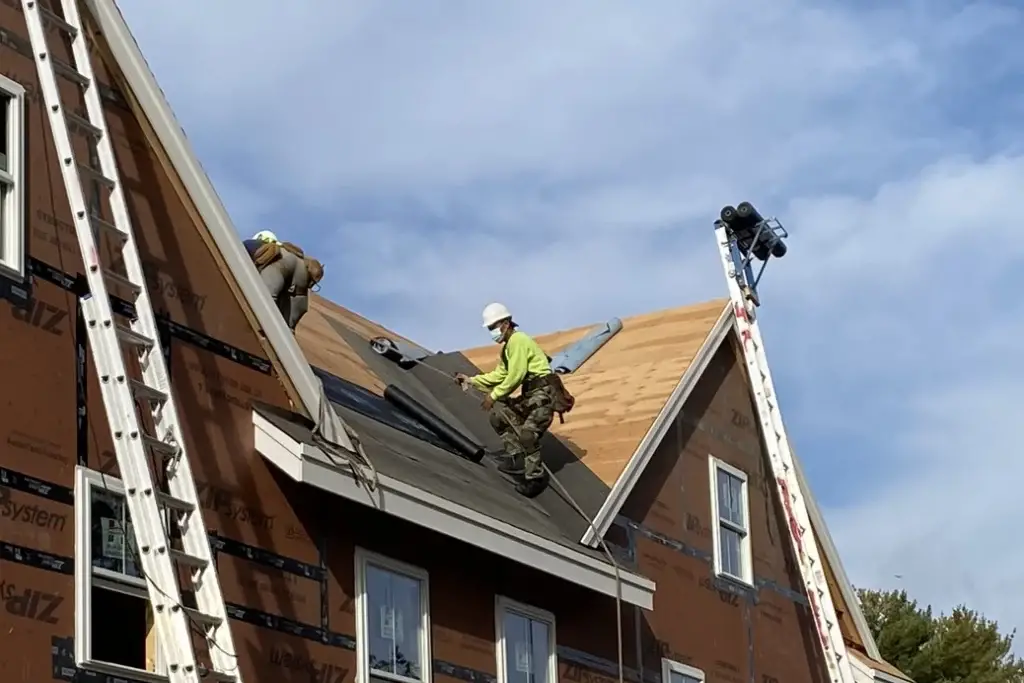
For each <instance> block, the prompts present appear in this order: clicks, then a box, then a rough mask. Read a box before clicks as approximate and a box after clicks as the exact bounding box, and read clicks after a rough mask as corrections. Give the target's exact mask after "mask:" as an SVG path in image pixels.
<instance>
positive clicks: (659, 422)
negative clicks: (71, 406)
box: [580, 302, 736, 548]
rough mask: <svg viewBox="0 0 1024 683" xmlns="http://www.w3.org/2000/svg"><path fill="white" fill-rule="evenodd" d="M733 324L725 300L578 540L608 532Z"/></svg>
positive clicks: (593, 540) (594, 540)
mask: <svg viewBox="0 0 1024 683" xmlns="http://www.w3.org/2000/svg"><path fill="white" fill-rule="evenodd" d="M735 327H736V318H735V316H734V315H733V309H732V303H731V302H727V303H726V304H725V305H724V306H723V308H722V313H721V315H719V316H718V321H717V322H716V323H715V326H714V327H713V328H712V329H711V332H710V333H709V334H708V336H707V338H706V339H705V340H704V343H703V344H702V345H701V347H700V349H699V350H698V351H697V354H696V355H695V356H694V357H693V361H692V362H691V363H690V366H689V367H688V368H686V372H684V373H683V376H682V377H681V378H679V383H678V384H676V388H675V389H673V390H672V393H671V394H670V395H669V397H668V401H667V402H666V403H665V407H664V408H662V409H661V412H660V413H659V414H658V417H657V418H655V420H654V423H653V424H652V425H651V428H650V429H648V430H647V434H645V435H644V438H643V439H642V440H641V441H640V444H639V445H638V446H637V448H636V450H635V451H634V452H633V455H632V457H630V459H629V462H628V463H626V467H625V469H624V470H623V471H622V474H620V475H619V478H618V479H617V480H616V481H615V485H614V486H612V490H611V491H610V492H609V493H608V497H607V498H605V500H604V503H602V505H601V508H600V509H599V510H598V511H597V515H596V516H595V517H594V524H593V526H591V527H588V528H587V532H586V533H585V534H583V538H581V539H580V543H582V544H583V545H588V546H590V547H592V548H596V547H597V545H598V542H599V539H600V538H601V537H603V536H604V535H605V534H606V533H608V529H609V528H610V527H611V525H612V522H613V521H614V520H615V517H616V516H617V515H618V514H619V510H621V509H622V506H623V505H624V504H625V503H626V499H627V498H629V494H630V493H631V492H632V491H633V487H634V486H636V483H637V482H638V481H640V476H641V475H642V474H643V472H644V469H645V468H646V467H647V463H648V462H650V460H651V458H652V457H653V456H654V452H655V451H656V450H657V449H658V445H659V444H660V443H661V440H662V439H664V438H665V435H666V434H667V433H668V430H669V429H670V428H671V427H672V424H673V422H674V421H675V418H676V415H677V414H678V413H679V410H680V409H681V408H682V407H683V404H685V403H686V400H687V399H688V398H689V397H690V394H691V393H692V392H693V389H694V387H696V386H697V381H698V380H699V379H700V377H701V375H703V374H704V370H705V369H706V368H707V367H708V363H710V362H711V359H712V358H713V357H714V355H715V353H716V352H717V351H718V348H719V347H720V346H721V345H722V342H723V341H724V340H725V339H726V337H727V335H728V333H729V332H731V331H732V330H733V329H734V328H735ZM595 531H596V532H597V533H595Z"/></svg>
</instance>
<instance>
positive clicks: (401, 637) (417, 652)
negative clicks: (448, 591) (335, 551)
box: [356, 548, 432, 683]
mask: <svg viewBox="0 0 1024 683" xmlns="http://www.w3.org/2000/svg"><path fill="white" fill-rule="evenodd" d="M356 655H357V657H358V664H357V671H358V674H357V679H356V680H357V681H358V682H359V683H369V682H370V681H403V682H405V683H412V682H416V681H419V682H421V683H429V681H430V676H431V669H432V667H431V664H432V659H431V656H430V588H429V584H428V581H427V573H426V572H425V571H423V570H422V569H420V568H418V567H412V566H409V565H407V564H403V563H401V562H396V561H395V560H391V559H389V558H386V557H382V556H380V555H376V554H374V553H371V552H368V551H366V550H363V549H362V548H357V549H356Z"/></svg>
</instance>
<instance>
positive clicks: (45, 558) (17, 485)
mask: <svg viewBox="0 0 1024 683" xmlns="http://www.w3.org/2000/svg"><path fill="white" fill-rule="evenodd" d="M26 35H27V33H26V29H25V26H24V18H23V16H22V15H21V10H20V3H19V2H17V1H16V0H0V70H2V72H3V73H4V74H5V75H6V76H8V77H9V78H11V79H13V80H15V81H17V82H19V83H21V84H22V85H24V86H25V87H26V88H27V89H28V91H29V95H28V97H27V103H26V106H27V110H26V114H27V121H28V142H27V162H28V167H27V169H28V170H27V180H28V182H27V185H28V207H27V212H26V215H27V223H28V232H29V243H28V259H29V267H30V272H31V273H32V274H33V277H32V283H31V293H30V296H29V298H28V299H27V301H24V300H20V299H19V298H18V297H17V296H15V294H16V292H14V293H13V294H12V295H11V297H9V298H11V299H12V301H10V302H8V301H0V340H2V342H0V349H2V350H0V362H2V366H0V369H2V373H3V374H2V375H0V376H2V377H3V380H4V381H3V382H2V383H0V438H2V442H0V443H2V448H0V601H2V605H3V609H0V628H2V632H3V633H4V634H5V638H4V640H3V644H2V645H0V681H3V682H4V683H43V682H44V681H53V680H66V681H70V680H97V681H103V680H105V679H107V677H105V676H96V677H88V676H86V675H85V674H84V673H82V672H80V671H78V670H77V669H76V667H75V661H74V656H73V647H72V642H73V640H72V639H73V636H74V633H75V613H74V610H75V583H74V554H75V508H74V503H75V501H74V490H73V488H74V484H75V471H76V467H78V466H85V467H88V468H91V469H93V470H96V471H99V472H103V473H105V474H109V475H112V476H116V474H117V463H116V461H115V459H114V457H113V453H112V449H111V439H110V435H109V431H108V426H107V422H106V418H105V415H104V408H103V404H102V401H101V398H100V395H99V391H98V386H97V379H96V377H95V375H94V373H93V371H92V368H91V365H92V363H91V359H90V358H89V355H88V350H87V348H86V344H87V340H86V337H85V333H84V326H83V322H82V320H81V318H80V315H79V308H78V295H79V294H80V293H82V284H81V279H80V277H79V273H80V271H81V268H82V266H81V259H80V257H79V254H78V246H77V242H76V239H75V234H74V229H73V227H72V225H71V222H70V220H71V216H70V211H69V208H68V205H67V200H66V196H65V191H64V188H63V183H62V181H61V176H60V172H59V168H58V165H57V164H58V160H57V159H56V155H55V152H54V150H53V146H52V139H51V135H50V132H49V129H48V124H47V123H46V119H45V116H44V111H43V106H44V105H43V103H42V102H41V100H40V99H39V97H38V96H37V94H36V93H37V90H38V88H37V87H36V82H37V77H36V73H35V66H34V64H33V61H32V59H31V48H30V46H29V44H28V40H27V38H26ZM50 35H51V37H52V38H53V37H56V33H55V31H53V30H52V29H51V30H50ZM52 45H53V46H54V49H55V51H56V53H57V54H56V56H57V57H59V58H61V59H63V60H64V61H67V60H68V56H67V55H66V54H64V55H61V54H60V53H61V50H62V48H61V46H60V43H59V41H57V40H53V41H52ZM94 67H95V69H96V72H97V76H98V80H99V81H100V83H101V89H102V91H103V94H104V102H105V105H106V106H105V110H106V114H107V122H108V125H109V128H110V132H111V138H112V141H113V143H114V147H115V153H116V155H117V158H118V162H119V165H120V170H121V174H122V180H123V183H124V186H125V188H126V193H127V200H128V205H129V209H130V211H131V213H132V218H133V221H134V227H135V230H136V234H137V236H138V241H139V246H140V252H141V255H142V259H143V262H144V265H145V271H146V274H147V283H148V285H149V292H150V295H151V296H152V298H153V303H154V308H155V309H156V310H157V311H158V313H159V316H160V318H161V322H160V327H161V332H162V338H163V343H164V346H165V350H166V351H167V355H168V360H169V366H170V371H171V375H172V384H173V386H174V391H175V396H176V398H177V401H178V405H179V409H180V410H181V412H182V415H183V420H184V423H185V438H186V440H187V446H188V450H189V452H190V454H191V458H192V465H193V468H194V470H195V474H196V478H197V485H198V488H199V493H200V499H201V506H202V512H203V516H204V520H205V522H206V526H207V528H208V529H209V530H210V532H211V538H212V541H213V544H214V549H215V552H216V554H217V564H218V568H219V573H220V579H221V583H222V586H223V590H224V595H225V599H226V600H227V601H228V603H229V613H230V615H231V616H232V628H233V633H234V637H235V644H236V648H237V651H238V654H239V666H240V669H241V671H242V673H243V676H244V678H245V680H246V681H248V682H249V683H281V682H295V683H308V682H310V681H314V682H316V683H348V682H350V681H353V680H355V673H356V662H355V651H354V650H355V639H354V638H355V633H356V624H355V610H354V598H355V569H354V552H355V548H356V547H364V548H368V549H370V550H373V551H375V552H379V553H381V554H384V555H387V556H389V557H393V558H395V559H396V560H400V561H404V562H408V563H410V564H414V565H416V566H418V567H421V568H423V569H425V570H426V571H427V572H429V576H430V579H429V581H430V604H431V613H430V617H431V622H432V623H431V646H432V657H433V665H432V670H433V677H434V678H435V679H436V680H437V681H438V682H439V683H449V682H455V681H463V682H465V683H493V681H494V680H495V676H496V671H497V666H496V657H495V596H496V595H499V594H500V595H504V596H507V597H509V598H512V599H515V600H518V601H521V602H524V603H527V604H530V605H536V606H537V607H540V608H543V609H546V610H549V611H551V612H553V613H554V614H555V615H556V618H557V640H558V655H559V679H560V680H561V681H565V682H567V683H569V682H575V683H605V682H606V681H607V682H611V681H614V679H615V660H616V656H617V651H616V637H615V605H614V601H613V600H611V599H609V598H607V597H605V596H601V595H598V594H596V593H593V592H590V591H586V590H584V589H583V588H580V587H578V586H575V585H573V584H570V583H568V582H565V581H562V580H560V579H558V578H555V577H551V576H549V575H546V574H542V573H540V572H539V571H536V570H534V569H531V568H529V567H525V566H522V565H519V564H516V563H513V562H511V561H509V560H508V559H506V558H501V557H498V556H495V555H492V554H488V553H486V552H484V551H481V550H477V549H475V548H472V547H469V546H466V545H465V544H461V543H459V542H457V541H455V540H453V539H451V538H448V537H446V536H442V535H440V534H438V533H435V532H433V531H430V530H427V529H424V528H422V527H418V526H414V525H412V524H410V523H408V522H403V521H400V520H397V519H395V518H393V517H390V516H388V515H386V514H384V513H382V512H379V511H375V510H372V509H369V508H366V507H362V506H359V505H357V504H354V503H350V502H346V501H343V500H340V499H336V498H332V497H331V496H329V495H327V494H326V493H323V492H319V491H316V490H312V489H307V488H302V487H300V486H299V485H298V484H296V483H294V482H293V481H291V480H290V479H287V478H286V477H285V476H283V475H281V474H280V473H279V472H277V471H276V470H273V469H272V468H271V467H270V466H269V465H268V464H267V463H266V461H265V460H264V459H263V458H262V457H261V456H259V455H258V454H257V453H256V452H255V451H254V449H253V427H252V421H251V420H252V418H251V407H252V403H253V401H258V402H261V403H265V404H270V405H274V406H279V407H287V406H288V398H287V395H286V393H285V390H284V389H283V388H282V384H281V381H280V380H279V378H278V377H276V376H275V375H274V372H273V370H272V367H271V364H270V362H269V361H267V360H266V352H265V350H264V347H263V345H262V344H261V342H260V339H259V338H258V336H257V334H256V333H255V332H254V330H253V327H252V325H251V324H250V321H249V318H248V317H247V313H246V311H245V309H243V307H242V305H241V304H240V303H239V302H238V300H237V298H236V296H235V293H234V291H233V285H232V283H230V282H229V281H228V279H227V278H226V277H225V275H224V274H223V273H222V271H221V269H220V268H219V266H218V259H217V258H215V256H214V255H213V254H212V253H211V252H210V250H209V247H208V245H207V242H206V241H205V240H204V238H203V236H202V235H201V234H200V232H199V229H200V227H201V226H200V225H199V224H198V223H197V222H196V221H197V220H198V219H197V217H196V213H195V211H194V210H193V209H192V208H191V207H190V206H189V205H188V204H187V203H186V202H185V201H184V200H183V197H182V195H181V193H180V183H179V181H178V180H177V179H175V178H173V177H172V176H171V175H169V171H168V170H167V168H166V167H165V165H164V164H163V163H161V155H160V154H159V153H158V152H156V151H154V150H153V149H151V147H150V144H149V143H148V142H147V137H146V135H145V134H144V132H143V127H142V126H141V125H140V123H139V121H137V120H136V118H135V116H134V115H133V113H132V110H131V108H130V106H129V105H128V101H129V98H127V97H126V96H125V94H124V93H121V92H119V91H118V90H117V89H116V88H115V87H113V85H112V84H114V83H117V82H119V81H120V80H121V79H119V78H116V77H115V76H116V74H111V73H110V72H109V71H108V68H107V66H104V64H103V63H102V62H101V61H100V60H99V59H98V58H94ZM64 90H65V93H64V95H65V97H66V102H67V103H68V104H69V106H71V105H73V104H74V102H76V99H75V98H76V97H79V95H78V92H77V89H76V88H75V87H72V85H71V84H70V83H65V84H64ZM80 137H81V136H77V138H80ZM77 142H78V143H79V145H80V149H78V150H77V151H78V152H79V154H83V155H84V154H86V147H85V145H84V143H83V142H82V141H81V140H80V139H78V140H77ZM103 251H104V254H103V258H104V259H105V262H106V263H108V264H109V263H110V250H109V248H107V249H104V250H103ZM3 291H8V290H3ZM114 294H115V295H116V294H118V293H117V292H114ZM329 360H330V359H329V358H325V359H324V362H323V363H322V364H325V365H326V363H327V361H329ZM318 362H320V361H319V360H318ZM755 422H756V421H755V419H754V415H753V409H752V406H751V404H750V399H749V395H748V392H747V387H746V385H745V383H744V381H743V377H742V373H741V370H740V368H739V366H738V365H737V363H736V362H735V358H734V356H733V354H732V352H731V351H730V350H729V349H727V348H726V349H724V350H723V351H721V352H720V353H719V354H718V356H717V357H716V358H715V359H714V361H713V362H712V364H711V367H710V368H709V370H708V372H707V373H706V374H705V376H704V378H703V379H702V380H701V382H700V384H699V386H698V387H697V390H696V391H695V392H694V394H693V395H692V397H691V398H690V400H689V402H688V404H687V406H686V407H685V409H684V411H683V413H682V415H681V416H680V418H679V419H678V420H677V422H676V425H675V427H674V429H673V431H672V433H671V435H670V437H669V438H667V439H666V440H665V442H664V443H663V444H662V446H661V448H660V450H659V452H658V453H657V454H656V455H655V457H654V458H653V460H652V462H651V463H650V465H649V467H648V470H647V472H646V473H645V474H644V476H643V477H642V479H641V481H640V484H639V485H638V486H637V488H636V490H635V491H634V493H633V494H632V496H631V497H630V498H629V500H628V501H627V505H626V507H625V509H624V510H623V516H624V518H625V519H626V520H627V521H626V522H624V523H622V524H620V525H619V526H617V527H614V528H613V529H612V531H611V532H610V533H609V537H608V538H609V541H611V542H614V544H615V545H616V546H619V548H618V550H619V551H620V552H621V553H622V554H623V556H628V557H630V558H632V561H633V562H634V564H635V568H636V569H637V570H638V571H639V572H640V573H642V574H644V575H646V576H649V577H651V578H652V579H654V580H656V581H657V583H658V592H657V595H656V598H655V610H654V611H653V612H642V611H641V610H638V609H637V610H633V609H625V610H624V625H623V626H624V632H625V634H626V638H625V643H624V645H625V647H624V651H623V656H624V660H625V664H626V667H627V678H628V679H629V680H631V681H636V680H638V677H641V678H642V679H643V680H644V681H650V682H651V683H657V681H658V680H659V678H660V674H661V658H662V657H668V658H672V659H675V660H677V661H679V662H681V663H687V664H691V665H693V666H696V667H698V668H701V669H703V670H704V671H705V672H706V674H707V680H708V681H709V682H714V681H727V682H729V683H779V682H780V681H784V682H785V683H801V682H805V681H806V682H807V683H818V681H821V680H822V678H823V671H822V667H821V665H820V662H819V655H818V652H817V646H816V644H815V643H814V638H813V624H812V622H811V621H810V620H809V619H808V615H807V613H806V610H805V607H804V606H803V601H802V598H801V597H800V595H799V590H800V589H799V579H798V577H797V576H796V575H795V574H794V570H793V567H792V563H791V562H790V561H789V559H788V558H789V555H788V552H789V551H788V546H787V540H786V535H785V530H784V528H783V526H782V521H781V517H780V515H779V514H778V511H777V510H776V509H775V504H774V503H773V496H772V492H771V490H770V489H768V488H765V480H764V469H765V467H766V463H765V459H764V455H763V453H762V451H761V447H760V445H759V440H758V434H757V429H756V426H755ZM709 454H714V455H715V457H718V458H720V459H722V460H724V461H726V462H728V463H730V464H732V465H734V466H736V467H739V468H740V469H743V470H744V471H745V472H747V473H748V475H749V477H750V484H749V492H750V512H751V526H752V528H751V533H752V535H753V539H754V540H753V548H754V573H755V575H756V578H757V583H758V586H759V588H758V590H756V591H744V590H740V589H737V588H734V587H732V586H730V585H728V584H726V583H722V582H721V581H719V580H717V579H715V578H714V577H713V572H712V570H711V560H710V558H711V551H712V540H711V536H712V533H711V525H712V524H713V523H714V520H711V519H710V518H709V510H710V499H709V496H710V493H709V492H710V488H709V481H708V455H709ZM101 618H102V617H101ZM107 627H108V626H107V625H102V624H101V625H99V626H97V628H107ZM109 627H110V628H115V625H109ZM107 680H110V679H107Z"/></svg>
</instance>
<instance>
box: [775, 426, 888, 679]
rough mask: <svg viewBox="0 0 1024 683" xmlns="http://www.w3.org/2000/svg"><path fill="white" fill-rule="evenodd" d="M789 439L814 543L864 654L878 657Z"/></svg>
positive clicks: (875, 646) (871, 636)
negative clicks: (849, 618) (818, 549)
mask: <svg viewBox="0 0 1024 683" xmlns="http://www.w3.org/2000/svg"><path fill="white" fill-rule="evenodd" d="M792 443H793V442H792V441H790V444H791V446H790V452H791V454H792V456H793V465H794V469H795V470H796V480H797V483H798V484H799V485H800V491H801V492H802V493H803V494H804V501H805V503H806V505H807V516H808V517H809V518H810V520H811V528H812V529H814V533H815V534H816V535H817V537H818V543H819V545H820V546H821V550H822V552H823V553H824V555H825V560H826V561H827V562H828V565H829V567H831V568H832V574H833V576H835V578H836V583H838V584H839V592H840V593H841V594H842V596H843V602H845V603H846V608H847V610H848V612H849V614H850V617H852V618H853V624H854V626H856V627H857V633H858V635H860V639H861V642H863V643H864V648H865V649H866V650H867V653H868V656H869V657H871V658H872V659H878V660H880V659H882V654H881V653H880V652H879V651H878V644H877V643H875V637H874V636H873V635H872V634H871V628H870V627H869V626H868V620H867V619H866V618H865V617H864V610H862V609H861V606H860V601H859V600H858V599H857V594H856V592H854V590H853V584H852V583H851V582H850V578H849V576H847V574H846V570H845V569H843V562H842V559H841V558H840V557H839V549H838V548H837V547H836V544H835V541H833V540H832V534H830V533H829V531H828V525H827V524H826V523H825V516H824V515H823V514H822V513H821V508H819V507H818V501H817V500H815V498H814V493H813V492H812V491H811V486H810V484H809V483H808V481H807V478H806V477H805V476H804V470H803V467H802V466H801V465H800V458H798V457H797V455H796V450H795V449H793V448H792Z"/></svg>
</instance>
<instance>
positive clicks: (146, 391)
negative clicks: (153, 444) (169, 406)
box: [128, 379, 167, 443]
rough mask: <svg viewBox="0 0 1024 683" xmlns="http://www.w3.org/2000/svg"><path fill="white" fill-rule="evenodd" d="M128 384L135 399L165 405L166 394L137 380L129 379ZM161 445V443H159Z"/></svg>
mask: <svg viewBox="0 0 1024 683" xmlns="http://www.w3.org/2000/svg"><path fill="white" fill-rule="evenodd" d="M128 384H129V385H131V388H132V393H133V394H135V397H136V398H138V399H141V400H143V401H149V402H150V403H166V402H167V394H166V393H164V392H162V391H160V390H159V389H156V388H154V387H151V386H149V385H148V384H146V383H144V382H140V381H139V380H137V379H129V380H128ZM161 443H163V442H162V441H161Z"/></svg>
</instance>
